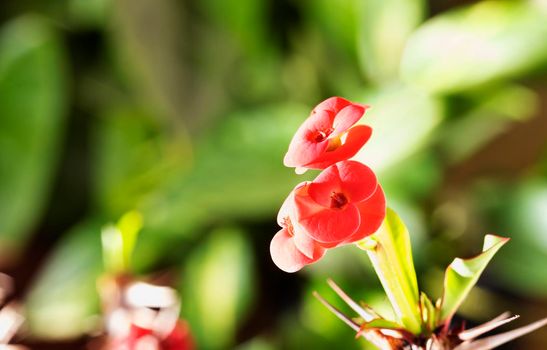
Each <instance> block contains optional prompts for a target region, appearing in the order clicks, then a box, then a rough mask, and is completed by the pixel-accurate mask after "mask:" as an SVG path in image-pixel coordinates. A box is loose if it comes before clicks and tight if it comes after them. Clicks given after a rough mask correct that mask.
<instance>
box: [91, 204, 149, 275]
mask: <svg viewBox="0 0 547 350" xmlns="http://www.w3.org/2000/svg"><path fill="white" fill-rule="evenodd" d="M142 221H143V219H142V215H141V214H140V213H139V212H137V211H130V212H128V213H126V214H124V215H123V216H122V217H121V218H120V220H119V221H118V223H117V224H116V225H108V226H106V227H103V229H102V231H101V241H102V247H103V260H104V264H105V270H106V271H108V272H110V273H112V274H119V273H126V272H129V271H130V269H131V267H132V265H131V256H132V254H133V250H134V248H135V244H136V242H137V235H138V233H139V231H140V230H141V228H142Z"/></svg>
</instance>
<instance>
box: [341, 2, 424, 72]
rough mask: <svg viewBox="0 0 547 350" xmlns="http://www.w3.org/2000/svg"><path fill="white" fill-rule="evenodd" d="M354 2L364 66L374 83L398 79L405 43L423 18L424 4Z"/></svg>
mask: <svg viewBox="0 0 547 350" xmlns="http://www.w3.org/2000/svg"><path fill="white" fill-rule="evenodd" d="M355 2H356V3H357V6H356V7H358V10H359V14H360V16H359V19H358V30H357V32H358V38H357V40H358V50H359V52H358V53H359V61H360V63H361V66H362V67H363V69H364V71H365V72H366V73H367V76H368V77H369V78H371V79H372V80H373V81H376V82H383V81H390V80H391V81H392V80H396V79H397V77H398V76H399V65H400V60H401V56H402V53H403V48H404V46H405V44H406V40H407V38H408V37H409V36H410V34H411V33H412V32H413V31H414V29H415V28H416V27H418V25H419V24H420V23H421V22H422V19H423V17H424V9H425V4H424V1H423V0H368V1H355ZM331 12H332V11H331Z"/></svg>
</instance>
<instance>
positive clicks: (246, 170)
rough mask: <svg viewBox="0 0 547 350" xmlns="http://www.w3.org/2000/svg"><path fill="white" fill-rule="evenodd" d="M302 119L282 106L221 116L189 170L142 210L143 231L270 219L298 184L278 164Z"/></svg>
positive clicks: (294, 108) (179, 230)
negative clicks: (146, 229)
mask: <svg viewBox="0 0 547 350" xmlns="http://www.w3.org/2000/svg"><path fill="white" fill-rule="evenodd" d="M308 113H309V111H306V109H304V108H302V107H301V106H298V105H296V106H295V105H284V106H273V107H265V108H260V109H256V110H251V111H246V112H239V113H234V114H232V115H228V116H226V117H225V119H224V120H223V121H222V122H220V123H218V125H217V126H216V127H215V128H214V129H212V130H210V132H209V133H208V134H206V135H204V137H203V139H202V142H200V143H198V144H197V145H196V152H195V164H194V167H193V168H192V170H191V171H189V172H187V173H186V174H185V175H184V176H181V177H174V178H173V179H174V181H171V183H170V184H169V185H167V186H165V187H164V188H163V189H162V192H161V193H157V194H156V196H154V198H151V199H150V200H149V201H148V202H147V203H146V206H144V207H143V209H142V211H143V214H144V215H145V217H146V218H147V222H148V224H149V225H150V226H149V227H150V228H154V229H156V230H161V231H165V232H177V233H178V234H181V233H189V232H192V231H193V230H195V229H196V228H197V227H199V226H200V225H202V224H203V223H210V222H211V220H222V219H233V218H251V217H253V218H257V217H265V216H269V215H272V214H273V213H274V212H275V211H276V210H277V208H278V207H279V205H280V203H281V202H282V201H283V199H284V198H285V197H286V196H287V193H288V192H289V191H290V190H291V188H292V187H293V186H294V185H296V183H297V182H300V181H303V178H299V177H297V176H295V174H294V170H293V169H288V168H285V167H284V166H283V163H282V159H283V154H284V153H285V152H286V150H287V147H288V144H289V141H290V139H291V137H292V135H293V134H294V132H295V130H296V129H297V128H298V125H299V124H300V123H301V122H302V121H303V120H304V119H305V118H306V117H307V115H308Z"/></svg>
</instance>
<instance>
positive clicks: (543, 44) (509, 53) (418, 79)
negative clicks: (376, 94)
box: [401, 1, 547, 93]
mask: <svg viewBox="0 0 547 350" xmlns="http://www.w3.org/2000/svg"><path fill="white" fill-rule="evenodd" d="M546 16H547V7H546V6H545V5H544V4H543V3H542V2H540V1H483V2H479V3H477V4H474V5H471V6H468V7H465V8H461V9H458V10H455V11H449V12H447V13H444V14H441V15H439V16H437V17H434V18H433V19H431V20H429V21H428V22H426V23H425V24H424V25H423V26H422V27H420V28H419V29H418V30H417V31H416V32H415V33H414V35H413V36H412V37H411V38H410V39H409V41H408V44H407V46H406V49H405V52H404V55H403V60H402V63H401V72H402V76H403V79H404V80H405V81H407V82H411V83H412V84H416V85H419V86H421V87H423V88H425V89H427V90H428V91H430V92H434V93H449V92H459V91H463V90H466V89H469V88H473V87H476V86H479V85H482V84H486V83H489V82H492V81H495V80H499V79H503V78H510V77H513V76H517V75H519V74H522V73H525V72H527V71H529V70H531V69H533V68H535V67H537V66H539V65H540V64H542V63H543V62H545V61H546V60H547V40H545V37H547V21H546V18H547V17H546Z"/></svg>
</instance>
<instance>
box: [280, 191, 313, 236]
mask: <svg viewBox="0 0 547 350" xmlns="http://www.w3.org/2000/svg"><path fill="white" fill-rule="evenodd" d="M307 184H308V183H307V182H305V181H304V182H301V183H299V184H298V185H296V186H295V187H294V189H293V190H292V191H291V193H289V195H288V196H287V198H285V201H284V202H283V204H282V205H281V208H280V209H279V212H278V213H277V224H278V225H279V226H281V227H285V220H286V218H290V219H291V220H293V219H294V215H295V214H296V209H295V206H294V193H295V192H297V191H299V189H300V188H302V187H305V186H306V185H307ZM306 191H307V190H306Z"/></svg>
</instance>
